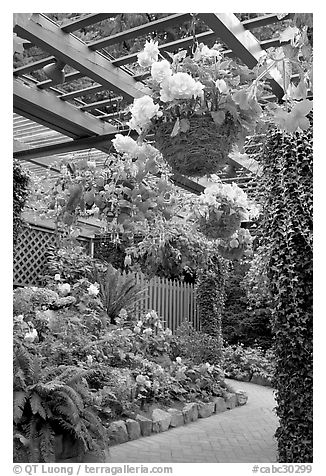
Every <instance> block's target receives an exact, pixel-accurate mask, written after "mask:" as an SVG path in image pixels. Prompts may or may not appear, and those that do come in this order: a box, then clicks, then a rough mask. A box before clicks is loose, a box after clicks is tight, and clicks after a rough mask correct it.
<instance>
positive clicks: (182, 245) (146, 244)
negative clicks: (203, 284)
mask: <svg viewBox="0 0 326 476" xmlns="http://www.w3.org/2000/svg"><path fill="white" fill-rule="evenodd" d="M126 251H127V252H128V253H130V255H131V256H132V257H133V262H134V267H135V268H136V269H137V267H138V268H140V270H141V271H142V272H143V273H144V274H146V275H148V276H150V277H152V276H161V277H164V278H169V279H179V280H184V281H186V282H194V281H195V278H196V275H197V272H198V268H200V267H203V266H205V265H206V263H208V262H209V261H210V260H211V259H213V258H214V257H217V256H218V252H217V250H216V246H215V244H214V242H212V241H209V240H208V239H206V238H205V237H204V236H203V235H202V234H200V233H198V232H197V231H195V230H194V229H193V227H192V226H191V224H189V223H186V222H185V221H182V220H181V219H178V220H176V219H174V220H169V221H168V222H165V223H159V222H156V223H155V224H153V226H152V227H151V229H150V230H149V231H148V233H147V234H146V236H145V237H144V239H142V240H141V241H139V242H137V243H135V244H134V245H133V246H130V247H128V248H127V250H126Z"/></svg>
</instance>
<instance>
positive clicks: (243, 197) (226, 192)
mask: <svg viewBox="0 0 326 476" xmlns="http://www.w3.org/2000/svg"><path fill="white" fill-rule="evenodd" d="M223 198H224V199H226V200H228V201H229V202H230V204H231V206H235V207H238V208H243V209H244V210H248V209H249V208H250V205H249V201H248V197H247V194H246V193H245V192H244V191H243V190H242V189H241V188H240V187H238V185H237V184H236V183H232V184H226V183H214V184H213V185H211V186H210V187H208V188H206V189H205V192H204V195H202V196H201V201H202V202H203V203H206V204H207V205H214V204H215V203H214V202H215V201H216V200H218V199H223Z"/></svg>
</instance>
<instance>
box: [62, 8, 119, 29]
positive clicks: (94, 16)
mask: <svg viewBox="0 0 326 476" xmlns="http://www.w3.org/2000/svg"><path fill="white" fill-rule="evenodd" d="M117 15H118V13H90V14H89V15H84V16H82V17H80V18H77V20H72V21H69V22H67V23H65V24H64V25H62V26H61V30H62V31H64V32H65V33H72V32H73V31H76V30H80V29H81V28H86V27H87V26H89V25H94V24H95V23H99V22H100V21H103V20H106V19H107V18H112V17H115V16H117Z"/></svg>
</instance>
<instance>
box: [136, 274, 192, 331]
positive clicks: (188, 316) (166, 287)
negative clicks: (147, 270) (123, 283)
mask: <svg viewBox="0 0 326 476" xmlns="http://www.w3.org/2000/svg"><path fill="white" fill-rule="evenodd" d="M135 279H136V282H137V283H139V284H140V285H141V286H142V287H143V288H145V289H146V288H147V291H145V293H144V297H143V299H141V300H140V301H139V302H138V303H137V304H136V305H135V309H134V312H135V313H136V316H137V317H139V318H140V316H141V315H142V314H143V313H144V312H146V311H150V310H154V311H156V312H157V314H158V315H159V316H160V317H161V318H162V320H163V323H164V327H165V328H169V329H171V331H172V332H175V330H176V329H177V328H178V327H179V326H180V324H181V323H182V322H191V324H192V325H193V326H194V328H195V329H199V328H200V322H199V312H198V308H197V303H196V292H195V289H194V285H193V284H189V283H183V282H180V281H174V280H171V279H166V278H159V277H157V276H154V277H153V278H151V279H146V278H145V276H144V275H143V274H141V273H137V274H135Z"/></svg>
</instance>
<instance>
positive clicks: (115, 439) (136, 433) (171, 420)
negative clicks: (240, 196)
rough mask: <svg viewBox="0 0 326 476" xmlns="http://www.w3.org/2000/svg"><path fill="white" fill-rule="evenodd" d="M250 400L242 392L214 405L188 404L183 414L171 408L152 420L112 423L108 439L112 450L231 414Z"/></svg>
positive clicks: (156, 413)
mask: <svg viewBox="0 0 326 476" xmlns="http://www.w3.org/2000/svg"><path fill="white" fill-rule="evenodd" d="M247 400H248V396H247V395H246V393H245V392H243V391H241V390H240V391H236V392H235V393H233V392H228V393H227V395H226V397H225V398H223V397H215V398H214V399H213V400H212V401H211V402H207V403H204V402H197V403H195V402H191V403H187V404H185V406H184V407H183V408H182V410H178V409H175V408H169V409H168V410H167V411H164V410H161V409H159V408H157V409H154V410H153V412H152V418H151V419H149V418H146V417H144V416H142V415H137V416H136V419H131V418H128V419H127V420H118V421H114V422H112V423H111V424H110V425H109V427H108V429H107V435H108V438H109V444H110V446H114V445H119V444H122V443H126V442H127V441H133V440H136V439H138V438H140V437H145V436H150V435H151V434H152V433H161V432H164V431H167V430H169V429H171V428H176V427H179V426H182V425H187V424H189V423H192V422H195V421H197V420H198V418H208V417H210V416H212V415H214V414H217V413H222V412H225V411H227V410H232V409H234V408H235V407H237V406H242V405H245V404H246V403H247Z"/></svg>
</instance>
